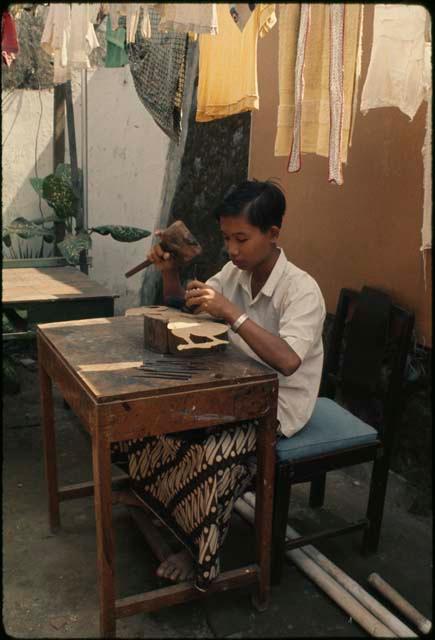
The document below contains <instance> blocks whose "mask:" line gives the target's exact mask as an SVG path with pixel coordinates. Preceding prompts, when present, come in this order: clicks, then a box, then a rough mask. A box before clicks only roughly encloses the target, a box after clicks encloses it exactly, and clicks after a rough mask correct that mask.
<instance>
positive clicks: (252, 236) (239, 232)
mask: <svg viewBox="0 0 435 640" xmlns="http://www.w3.org/2000/svg"><path fill="white" fill-rule="evenodd" d="M220 227H221V231H222V234H223V237H224V242H225V248H226V250H227V251H228V255H229V257H230V259H231V261H232V262H233V263H234V264H235V265H236V267H239V269H243V270H244V271H252V270H253V269H254V268H255V267H256V266H257V265H259V264H261V263H262V262H263V261H264V260H265V259H266V258H268V257H269V255H270V254H271V252H272V251H273V249H274V248H275V246H276V241H277V239H278V235H279V228H278V227H275V226H274V227H271V228H270V229H268V230H267V231H266V232H265V233H263V232H262V231H261V230H260V229H259V228H258V227H254V226H253V225H252V224H250V223H249V222H248V220H247V218H246V216H245V215H244V214H241V215H239V216H234V217H232V216H228V217H227V216H226V217H222V218H221V219H220Z"/></svg>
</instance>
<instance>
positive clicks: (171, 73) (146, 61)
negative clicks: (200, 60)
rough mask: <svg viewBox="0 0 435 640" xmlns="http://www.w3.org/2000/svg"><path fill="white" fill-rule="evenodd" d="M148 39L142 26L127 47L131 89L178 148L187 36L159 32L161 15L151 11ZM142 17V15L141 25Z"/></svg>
mask: <svg viewBox="0 0 435 640" xmlns="http://www.w3.org/2000/svg"><path fill="white" fill-rule="evenodd" d="M149 17H150V23H151V37H150V38H144V37H143V36H142V34H141V28H140V27H141V24H140V23H139V27H138V29H137V33H136V42H134V43H131V44H130V45H128V59H129V63H130V71H131V74H132V76H133V81H134V86H135V88H136V92H137V94H138V96H139V99H140V100H141V102H142V104H143V105H144V106H145V107H146V109H147V110H148V111H149V112H150V114H151V115H152V117H153V119H154V121H155V122H156V124H157V125H158V126H159V127H160V128H161V129H162V130H163V131H164V132H165V133H166V134H167V135H168V136H169V137H170V138H171V140H174V141H175V142H176V143H177V144H178V142H179V139H180V133H181V105H182V102H183V93H184V83H185V73H186V55H187V48H188V36H187V34H185V33H177V32H172V31H170V32H163V33H161V32H160V31H158V24H159V21H160V15H159V13H158V11H156V10H154V9H152V8H150V9H149ZM142 19H143V16H142V15H141V17H140V21H142Z"/></svg>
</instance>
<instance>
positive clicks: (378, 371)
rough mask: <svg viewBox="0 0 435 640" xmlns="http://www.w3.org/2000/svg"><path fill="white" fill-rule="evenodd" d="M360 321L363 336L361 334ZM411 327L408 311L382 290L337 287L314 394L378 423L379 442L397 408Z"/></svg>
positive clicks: (388, 434) (388, 437) (389, 429)
mask: <svg viewBox="0 0 435 640" xmlns="http://www.w3.org/2000/svg"><path fill="white" fill-rule="evenodd" d="M353 320H354V322H353ZM364 326H367V329H368V335H366V336H362V334H361V327H364ZM413 328H414V314H413V313H411V312H409V311H407V310H405V309H403V308H402V307H400V306H398V305H396V304H394V303H392V302H391V300H390V299H389V297H388V296H387V295H386V294H385V293H383V292H381V291H379V290H376V289H369V288H367V287H365V288H363V290H362V291H361V292H358V291H354V290H352V289H347V288H345V289H342V290H341V292H340V296H339V300H338V304H337V310H336V315H335V318H334V323H333V327H332V330H331V334H330V339H329V345H328V349H327V354H326V358H325V366H324V371H323V378H322V387H321V391H320V395H325V396H328V397H330V398H333V399H336V400H338V401H339V402H340V403H341V404H344V405H345V406H347V408H349V409H350V410H351V411H352V413H355V414H356V415H359V417H361V418H362V419H364V420H366V421H367V422H369V423H370V424H371V425H372V426H373V427H376V428H378V429H379V430H380V434H381V436H382V438H383V440H384V441H385V443H387V442H388V441H391V438H392V435H393V433H392V431H393V426H394V423H395V422H396V420H397V417H398V415H399V413H400V410H401V399H402V395H403V394H402V393H401V389H402V384H403V380H404V373H405V367H406V361H407V356H408V353H409V350H410V347H411V341H412V332H413ZM370 339H373V342H374V343H375V344H374V347H373V349H371V345H370ZM359 341H360V342H361V344H360V345H358V342H359ZM370 351H371V355H370V354H369V355H367V352H370ZM376 412H377V414H378V415H377V417H378V419H376V417H375V418H374V413H376Z"/></svg>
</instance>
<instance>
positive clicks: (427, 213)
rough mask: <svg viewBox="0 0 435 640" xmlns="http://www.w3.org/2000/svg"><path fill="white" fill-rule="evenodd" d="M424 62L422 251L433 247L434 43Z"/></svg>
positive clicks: (429, 47) (426, 50) (427, 51)
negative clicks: (424, 128)
mask: <svg viewBox="0 0 435 640" xmlns="http://www.w3.org/2000/svg"><path fill="white" fill-rule="evenodd" d="M424 53H425V64H424V88H425V100H426V101H427V110H426V133H425V137H424V143H423V148H422V150H421V152H422V154H423V171H424V177H423V189H424V195H423V227H422V230H421V235H422V238H421V240H422V243H421V251H426V249H431V248H432V43H431V42H426V45H425V52H424Z"/></svg>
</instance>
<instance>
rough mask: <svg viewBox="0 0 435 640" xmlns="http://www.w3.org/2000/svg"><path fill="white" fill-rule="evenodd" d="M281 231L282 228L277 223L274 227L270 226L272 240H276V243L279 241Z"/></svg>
mask: <svg viewBox="0 0 435 640" xmlns="http://www.w3.org/2000/svg"><path fill="white" fill-rule="evenodd" d="M280 231H281V229H280V228H279V227H277V226H276V225H273V226H272V227H270V229H269V234H270V239H271V241H272V242H274V243H276V242H278V238H279V233H280Z"/></svg>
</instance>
